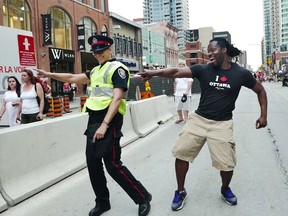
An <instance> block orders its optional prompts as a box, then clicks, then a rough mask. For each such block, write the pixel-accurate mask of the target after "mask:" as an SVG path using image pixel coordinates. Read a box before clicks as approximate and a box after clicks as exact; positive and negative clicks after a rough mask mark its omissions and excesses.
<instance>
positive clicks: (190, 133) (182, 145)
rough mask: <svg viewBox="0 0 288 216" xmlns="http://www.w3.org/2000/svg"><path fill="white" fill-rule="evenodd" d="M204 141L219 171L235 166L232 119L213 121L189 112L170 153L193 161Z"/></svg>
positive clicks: (214, 165)
mask: <svg viewBox="0 0 288 216" xmlns="http://www.w3.org/2000/svg"><path fill="white" fill-rule="evenodd" d="M206 141H207V144H208V148H209V151H210V156H211V159H212V166H213V167H215V168H216V169H218V170H221V171H231V170H233V169H234V167H235V166H236V149H235V143H234V142H233V120H228V121H214V120H209V119H206V118H203V117H201V116H199V115H198V114H196V113H193V114H191V115H190V117H189V119H188V120H187V122H186V124H185V125H184V126H183V129H182V131H181V133H180V134H179V138H178V140H177V142H176V145H175V146H174V148H173V150H172V153H173V155H174V157H175V158H178V159H180V160H183V161H188V162H193V160H194V159H195V158H196V157H197V155H198V154H199V152H200V150H201V149H202V147H203V146H204V144H205V143H206Z"/></svg>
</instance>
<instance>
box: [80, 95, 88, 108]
mask: <svg viewBox="0 0 288 216" xmlns="http://www.w3.org/2000/svg"><path fill="white" fill-rule="evenodd" d="M87 98H88V97H87V96H82V97H80V105H81V112H82V109H83V106H84V104H85V102H86V99H87Z"/></svg>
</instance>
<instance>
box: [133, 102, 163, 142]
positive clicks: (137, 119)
mask: <svg viewBox="0 0 288 216" xmlns="http://www.w3.org/2000/svg"><path fill="white" fill-rule="evenodd" d="M129 105H130V111H131V117H132V123H133V128H134V131H135V132H136V133H137V134H138V136H139V137H144V136H146V135H147V134H149V133H151V132H152V131H154V130H155V129H157V128H158V127H159V125H158V124H157V122H158V121H157V116H156V111H155V106H156V105H157V97H152V98H148V99H144V100H140V101H133V102H131V103H130V104H129Z"/></svg>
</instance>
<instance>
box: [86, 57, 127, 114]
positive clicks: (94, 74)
mask: <svg viewBox="0 0 288 216" xmlns="http://www.w3.org/2000/svg"><path fill="white" fill-rule="evenodd" d="M119 67H122V68H124V69H125V70H126V71H128V83H127V84H128V86H127V87H129V84H130V78H129V77H130V74H129V69H128V68H127V67H126V66H125V65H123V64H122V63H121V62H118V61H113V62H109V61H108V62H106V63H105V64H104V65H103V66H102V67H101V68H100V65H98V66H96V67H95V68H93V69H92V71H91V73H90V94H89V97H88V98H87V100H86V102H85V104H84V107H83V112H85V111H86V107H87V108H89V109H90V110H94V111H99V110H104V109H106V108H107V107H108V106H109V105H110V103H111V102H112V99H113V83H112V76H113V74H114V72H115V71H116V70H117V69H118V68H119ZM123 76H125V74H123ZM126 76H127V75H126ZM118 112H119V113H121V114H122V115H124V114H125V112H126V100H125V99H122V101H121V103H120V106H119V108H118Z"/></svg>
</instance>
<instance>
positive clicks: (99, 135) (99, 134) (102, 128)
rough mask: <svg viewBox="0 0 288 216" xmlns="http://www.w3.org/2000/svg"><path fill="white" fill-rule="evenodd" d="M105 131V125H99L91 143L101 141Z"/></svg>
mask: <svg viewBox="0 0 288 216" xmlns="http://www.w3.org/2000/svg"><path fill="white" fill-rule="evenodd" d="M106 131H107V125H106V124H101V126H100V127H99V128H98V129H97V130H96V132H95V134H94V136H93V142H96V141H97V140H98V139H103V138H104V135H105V133H106Z"/></svg>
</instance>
